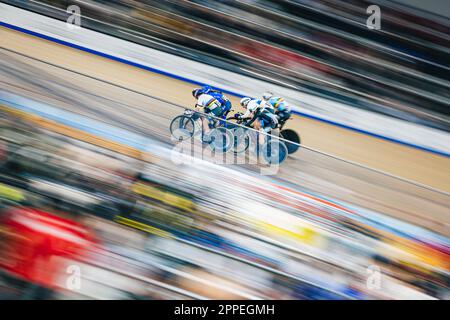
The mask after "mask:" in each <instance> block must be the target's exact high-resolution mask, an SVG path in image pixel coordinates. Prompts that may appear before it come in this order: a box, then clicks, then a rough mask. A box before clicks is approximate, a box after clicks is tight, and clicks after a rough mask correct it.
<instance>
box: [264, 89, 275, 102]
mask: <svg viewBox="0 0 450 320" xmlns="http://www.w3.org/2000/svg"><path fill="white" fill-rule="evenodd" d="M262 97H263V99H264V100H266V101H267V100H269V99H270V98H272V97H273V93H272V92H270V91H266V92H264V93H263V95H262Z"/></svg>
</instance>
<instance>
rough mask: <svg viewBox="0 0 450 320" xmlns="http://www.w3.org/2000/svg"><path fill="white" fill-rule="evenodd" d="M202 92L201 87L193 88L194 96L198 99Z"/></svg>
mask: <svg viewBox="0 0 450 320" xmlns="http://www.w3.org/2000/svg"><path fill="white" fill-rule="evenodd" d="M201 93H202V91H201V89H194V90H192V96H193V97H194V98H195V99H197V98H198V96H199V95H200V94H201Z"/></svg>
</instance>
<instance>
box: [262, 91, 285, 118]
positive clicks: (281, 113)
mask: <svg viewBox="0 0 450 320" xmlns="http://www.w3.org/2000/svg"><path fill="white" fill-rule="evenodd" d="M263 100H264V101H266V102H267V103H268V104H270V105H271V106H272V107H273V108H274V110H275V115H276V116H277V117H278V120H279V123H280V125H281V126H282V125H283V124H284V123H285V122H286V121H287V120H288V119H289V118H290V117H291V114H292V111H291V107H290V106H289V104H288V102H287V101H286V100H285V99H284V98H282V97H277V96H274V95H273V93H272V92H270V91H267V92H264V93H263Z"/></svg>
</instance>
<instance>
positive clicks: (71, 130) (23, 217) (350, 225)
mask: <svg viewBox="0 0 450 320" xmlns="http://www.w3.org/2000/svg"><path fill="white" fill-rule="evenodd" d="M2 2H3V3H1V4H0V21H1V25H0V56H1V60H0V70H1V72H0V83H1V90H0V112H1V114H2V117H1V123H0V125H1V127H0V139H1V140H0V164H1V175H0V205H1V210H2V211H1V215H0V219H1V221H2V222H1V223H2V224H1V229H0V237H1V238H2V239H1V240H2V241H1V245H0V250H2V253H1V254H0V266H2V277H1V281H0V297H1V298H2V299H11V298H13V299H14V298H23V299H229V298H234V299H448V298H449V240H448V236H449V234H450V232H449V224H450V216H449V213H450V211H449V209H450V195H449V192H450V160H449V155H450V135H449V133H448V132H449V128H450V126H449V120H450V117H449V114H450V113H449V110H450V109H449V106H450V99H449V98H450V94H449V92H450V91H449V90H448V89H449V86H450V73H449V66H450V55H449V51H450V45H449V44H450V37H449V34H450V32H449V29H450V26H449V19H448V14H449V5H448V4H446V3H445V1H441V2H440V1H434V2H433V1H432V2H428V6H424V5H423V4H422V5H419V4H415V3H414V2H410V1H408V2H407V1H380V0H378V1H370V2H368V1H339V0H336V1H326V0H323V1H307V0H305V1H263V0H254V1H250V0H249V1H206V0H205V1H171V0H169V1H126V0H123V1H119V0H117V1H115V0H113V1H89V0H86V1H2ZM371 4H376V5H379V6H380V8H381V14H382V15H381V30H370V29H368V28H367V25H366V20H367V17H368V14H367V13H366V9H367V7H368V6H369V5H371ZM70 5H77V6H79V7H80V10H81V25H82V28H81V29H73V30H72V29H69V28H67V26H66V24H65V23H64V22H65V21H66V20H67V19H68V17H69V16H70V13H67V12H66V9H67V8H68V7H69V6H70ZM200 84H209V85H213V86H215V87H217V88H221V89H224V90H225V91H226V93H227V95H229V96H230V98H231V100H232V102H233V105H234V108H235V109H236V110H238V109H239V108H238V101H239V98H240V97H241V96H243V95H249V96H254V97H259V96H260V95H261V93H262V92H263V91H264V90H267V89H270V90H273V91H275V94H279V95H283V96H284V97H285V98H286V99H287V100H288V101H290V102H291V104H292V105H293V108H294V111H295V115H294V116H293V119H291V120H290V121H289V122H288V124H287V127H289V128H292V129H294V130H296V131H297V132H298V133H299V134H300V135H301V136H302V146H301V148H300V150H299V151H298V152H297V153H296V154H294V155H292V156H290V157H289V158H288V159H287V160H286V162H285V163H283V164H282V165H281V166H280V168H279V170H278V172H277V174H276V175H272V176H263V175H260V174H259V172H260V169H261V167H264V164H250V163H246V164H236V165H219V164H216V163H214V161H212V160H213V159H211V158H208V157H206V158H205V157H204V158H198V157H195V155H194V157H185V158H183V157H181V156H180V155H178V154H177V153H174V149H173V145H174V142H173V141H171V139H170V132H169V129H168V128H169V124H170V121H171V120H172V119H173V118H174V117H175V116H177V115H179V114H182V112H183V110H184V108H189V107H191V106H192V105H193V104H194V101H193V98H192V96H191V91H192V89H193V88H195V87H198V86H199V85H200Z"/></svg>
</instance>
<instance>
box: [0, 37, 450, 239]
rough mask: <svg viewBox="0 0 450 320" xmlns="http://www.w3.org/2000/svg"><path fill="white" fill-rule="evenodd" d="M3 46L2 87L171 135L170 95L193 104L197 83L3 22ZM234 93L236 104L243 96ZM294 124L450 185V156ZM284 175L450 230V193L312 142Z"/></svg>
mask: <svg viewBox="0 0 450 320" xmlns="http://www.w3.org/2000/svg"><path fill="white" fill-rule="evenodd" d="M0 47H1V48H3V49H7V50H0V56H1V59H0V61H1V62H2V72H1V73H0V80H1V86H2V87H3V88H5V89H7V90H9V91H12V92H16V93H19V94H22V95H24V96H28V97H31V98H35V99H38V100H40V101H44V102H48V103H51V104H53V105H57V106H59V107H61V108H64V109H67V110H71V111H76V112H78V113H81V114H85V115H89V116H90V117H93V118H97V119H99V120H102V121H105V122H109V123H113V124H117V125H119V126H121V127H132V128H133V130H134V131H136V132H139V133H141V134H153V135H157V136H160V137H166V138H167V131H168V130H167V127H168V123H169V121H170V119H171V118H173V117H174V116H175V115H177V114H179V113H180V109H178V108H174V107H173V106H171V104H170V103H174V104H177V105H184V106H190V105H192V104H193V98H192V96H191V91H192V89H193V85H192V84H189V83H186V82H183V81H180V80H176V79H173V78H169V77H166V76H163V75H160V74H155V73H151V72H148V71H145V70H142V69H139V68H135V67H132V66H129V65H125V64H121V63H119V62H116V61H112V60H109V59H107V58H102V57H99V56H96V55H93V54H90V53H86V52H83V51H79V50H75V49H72V48H69V47H65V46H63V45H59V44H55V43H52V42H49V41H46V40H43V39H39V38H36V37H33V36H29V35H25V34H23V33H20V32H16V31H12V30H9V29H6V28H0ZM14 52H15V53H14ZM24 55H25V56H24ZM30 58H34V59H30ZM35 59H37V60H35ZM49 64H52V65H49ZM61 67H62V68H64V69H62V68H61ZM71 71H76V72H79V73H82V74H84V75H80V74H76V73H72V72H71ZM86 76H89V77H92V78H95V79H99V80H103V81H106V82H108V84H107V83H104V82H101V81H98V80H94V79H92V78H88V77H86ZM118 86H120V87H118ZM124 88H126V89H130V90H131V91H130V90H126V89H124ZM140 93H143V94H145V95H148V96H152V97H155V98H149V97H148V96H145V95H142V94H140ZM231 98H232V101H233V104H235V105H237V104H238V99H237V98H236V97H231ZM149 112H150V113H151V116H150V118H149ZM288 127H290V128H293V129H295V130H297V131H298V132H299V133H300V134H301V135H302V142H303V144H304V145H306V146H308V147H311V148H314V149H318V150H321V151H323V152H325V153H328V154H331V155H334V156H336V157H341V158H344V159H347V160H349V161H352V162H356V163H360V164H362V165H364V166H368V167H372V168H374V169H376V170H381V171H384V172H387V173H389V174H392V175H396V176H399V177H402V178H405V179H408V180H411V181H415V182H418V183H420V184H423V185H427V186H430V187H432V188H435V189H438V190H442V191H444V193H445V192H446V193H448V192H450V158H446V157H444V156H440V155H436V154H432V153H429V152H426V151H422V150H418V149H414V148H411V147H407V146H403V145H400V144H396V143H393V142H389V141H386V140H382V139H379V138H375V137H371V136H368V135H364V134H361V133H357V132H354V131H351V130H347V129H343V128H339V127H336V126H333V125H330V124H326V123H323V122H320V121H316V120H312V119H309V118H304V117H300V116H296V117H295V119H294V120H291V122H290V123H289V125H288ZM279 177H281V178H283V179H285V180H287V181H289V182H291V183H296V184H299V185H301V186H303V187H306V188H308V189H309V190H311V191H314V192H319V193H322V194H325V195H328V196H332V197H334V198H336V199H340V200H345V201H347V202H349V203H354V204H357V205H362V206H365V207H367V208H371V209H375V210H378V211H380V212H383V213H387V214H390V215H393V216H396V217H399V218H401V219H404V220H407V221H410V222H413V223H415V224H418V225H422V226H424V227H427V228H430V229H433V230H436V231H439V232H440V233H443V234H446V235H448V234H449V233H450V232H449V226H450V198H449V196H448V195H446V194H440V193H436V192H434V191H431V190H427V189H425V188H421V187H418V186H415V185H413V184H408V183H405V182H400V181H398V180H396V179H394V178H391V177H387V176H383V175H381V174H379V173H375V172H371V171H368V170H365V169H362V168H359V167H357V166H354V165H351V164H348V163H344V162H341V161H337V160H335V159H333V158H331V157H326V156H323V155H320V154H317V153H314V152H311V151H308V150H301V151H300V152H298V153H297V154H295V156H294V157H292V158H290V159H288V160H287V162H286V163H285V164H283V166H282V168H281V170H280V173H279Z"/></svg>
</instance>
